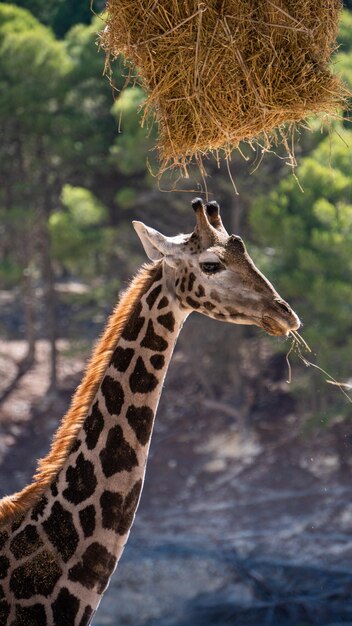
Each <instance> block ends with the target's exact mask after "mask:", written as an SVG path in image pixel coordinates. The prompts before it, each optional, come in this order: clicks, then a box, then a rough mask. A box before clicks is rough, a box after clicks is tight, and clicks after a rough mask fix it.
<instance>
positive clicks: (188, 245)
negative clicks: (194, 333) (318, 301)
mask: <svg viewBox="0 0 352 626" xmlns="http://www.w3.org/2000/svg"><path fill="white" fill-rule="evenodd" d="M192 206H193V209H194V211H195V213H196V226H195V229H194V231H193V232H192V233H190V234H187V235H177V236H176V237H166V236H164V235H162V234H161V233H159V232H158V231H156V230H155V229H152V228H150V227H148V226H145V225H144V224H142V223H141V222H135V223H134V227H135V229H136V231H137V233H138V235H139V237H140V239H141V242H142V244H143V246H144V249H145V251H146V254H147V256H148V257H149V259H150V260H151V261H152V263H151V264H149V265H146V266H144V267H143V268H142V269H141V270H140V272H139V273H138V274H137V276H136V277H135V279H134V280H133V282H132V283H131V285H130V287H129V288H128V289H127V291H126V292H125V294H124V295H123V296H122V297H121V299H120V302H119V304H118V306H117V308H116V309H115V311H114V312H113V313H112V315H111V317H110V319H109V320H108V323H107V325H106V328H105V331H104V333H103V335H102V338H101V339H100V341H99V342H98V344H97V347H96V349H95V351H94V353H93V356H92V359H91V361H90V363H89V364H88V367H87V370H86V373H85V375H84V378H83V381H82V383H81V385H80V386H79V388H78V389H77V391H76V393H75V395H74V397H73V400H72V403H71V406H70V408H69V410H68V412H67V414H66V415H65V416H64V418H63V420H62V422H61V425H60V427H59V428H58V431H57V432H56V434H55V436H54V439H53V443H52V447H51V450H50V452H49V454H48V455H47V457H45V458H44V459H43V460H42V461H40V463H39V466H38V472H37V474H36V476H35V477H34V480H33V482H32V483H31V484H30V485H29V486H27V487H25V488H24V489H23V490H22V491H21V492H19V493H17V494H14V495H12V496H8V497H6V498H4V499H3V500H1V501H0V624H1V626H21V625H22V624H37V625H38V626H87V625H88V624H90V623H91V620H92V618H93V615H94V613H95V611H96V610H97V607H98V605H99V602H100V600H101V597H102V594H103V593H104V591H105V589H106V588H107V586H108V583H109V580H110V577H111V575H112V573H113V571H114V569H115V567H116V565H117V562H118V560H119V558H120V556H121V553H122V551H123V548H124V545H125V543H126V541H127V538H128V535H129V531H130V528H131V526H132V523H133V519H134V515H135V512H136V509H137V506H138V502H139V498H140V494H141V490H142V486H143V480H144V473H145V466H146V461H147V456H148V450H149V443H150V438H151V434H152V429H153V423H154V417H155V413H156V410H157V406H158V401H159V397H160V393H161V389H162V384H163V380H164V377H165V374H166V371H167V367H168V364H169V362H170V359H171V356H172V352H173V349H174V346H175V343H176V340H177V337H178V334H179V332H180V330H181V328H182V325H183V323H184V321H185V319H186V318H187V316H188V315H189V314H190V313H191V312H192V311H197V312H199V313H202V314H204V315H207V316H209V317H212V318H215V319H219V320H221V321H227V322H231V323H236V324H255V325H257V326H259V327H261V328H263V329H264V330H265V331H266V332H268V333H269V334H272V335H282V336H285V335H288V334H289V332H290V331H291V330H296V329H298V328H299V326H300V321H299V319H298V317H297V315H296V314H295V313H294V312H293V311H292V309H291V308H290V306H289V305H288V304H287V303H286V302H285V301H284V300H282V298H281V297H280V296H279V294H278V293H277V291H276V290H275V289H274V287H273V286H272V285H271V283H270V282H269V281H268V280H267V278H266V277H265V276H264V275H263V274H262V273H261V272H260V271H259V270H258V269H257V267H256V266H255V264H254V263H253V261H252V259H251V258H250V257H249V255H248V253H247V251H246V248H245V245H244V243H243V241H242V239H241V238H240V237H237V236H235V235H231V236H229V235H228V233H227V232H226V230H225V228H224V226H223V224H222V221H221V217H220V210H219V206H218V204H217V203H216V202H210V203H207V204H206V205H204V204H203V202H202V201H201V200H200V199H198V198H197V199H195V200H194V201H193V203H192Z"/></svg>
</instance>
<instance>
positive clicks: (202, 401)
mask: <svg viewBox="0 0 352 626" xmlns="http://www.w3.org/2000/svg"><path fill="white" fill-rule="evenodd" d="M60 348H61V351H62V354H63V355H64V356H62V358H61V367H60V390H59V393H58V394H57V395H56V396H55V397H52V398H50V397H48V396H47V395H46V393H45V392H46V388H47V380H48V374H47V372H48V359H47V356H48V355H47V346H46V344H45V342H41V343H40V345H39V351H38V363H37V365H36V367H35V368H34V369H33V370H32V371H31V372H29V373H28V374H26V375H25V376H24V377H23V378H22V379H21V381H20V383H19V385H18V387H17V388H16V389H15V390H14V391H13V392H12V393H11V394H10V395H9V396H8V398H7V399H6V401H5V402H4V403H3V404H2V406H1V407H0V472H1V488H0V495H4V494H5V493H9V492H12V491H14V490H17V489H19V488H21V487H22V486H23V485H24V484H25V483H26V481H28V480H29V479H30V476H31V474H32V472H33V470H34V467H35V459H36V458H38V457H39V456H41V455H43V454H45V452H46V450H47V448H48V443H49V439H50V436H51V434H52V432H53V430H54V429H55V428H56V425H57V423H58V420H59V418H60V416H61V415H62V414H63V413H64V411H65V408H66V407H67V405H68V403H69V398H70V396H71V394H72V391H73V389H74V387H75V385H76V384H77V382H78V381H79V378H80V372H81V370H82V367H83V360H82V358H81V357H78V356H77V355H74V354H72V351H71V352H70V350H69V346H68V345H67V344H66V343H65V342H62V343H61V346H60ZM23 350H24V346H23V344H22V343H21V342H13V341H12V342H6V343H4V342H3V343H0V375H1V379H0V380H1V387H2V388H5V387H6V385H7V384H9V382H10V381H11V379H12V377H13V376H14V374H15V372H16V366H15V363H16V362H17V361H18V360H19V359H20V358H21V356H22V354H23ZM188 380H189V377H187V363H185V357H184V355H183V354H182V352H177V353H176V354H175V358H174V360H173V363H172V366H171V368H170V372H169V376H168V381H167V384H166V388H165V391H164V394H163V397H162V400H161V404H160V408H159V412H158V417H157V421H156V427H155V432H154V436H153V442H152V447H151V454H150V459H149V465H148V471H147V479H146V483H145V488H144V492H143V496H142V501H141V504H140V508H139V511H138V514H137V518H136V522H135V525H134V527H133V530H132V533H131V538H130V540H129V542H128V544H127V546H126V549H125V553H124V555H123V557H122V560H121V562H120V565H119V567H118V570H117V571H116V573H115V575H114V577H113V580H112V583H111V585H110V588H109V590H108V592H107V594H106V595H105V597H104V600H103V602H102V604H101V606H100V609H99V611H98V613H97V616H96V618H95V621H94V622H93V623H94V626H103V625H111V626H225V625H226V626H229V625H235V624H236V626H247V625H248V626H270V625H275V626H279V625H280V626H308V625H309V626H310V625H321V626H323V625H324V626H337V625H338V624H341V625H342V624H345V625H346V624H350V626H352V532H351V531H352V497H351V496H352V487H351V480H350V479H351V474H350V471H349V455H350V451H349V447H350V446H349V439H348V431H347V430H346V432H345V433H344V435H343V436H344V437H345V441H346V455H347V461H346V459H344V460H341V450H339V445H341V440H340V442H339V443H338V442H337V440H336V437H335V435H334V434H333V432H332V430H331V429H330V430H317V431H310V432H306V433H304V431H303V429H302V421H301V418H300V417H299V416H298V415H297V414H296V413H295V411H294V410H293V409H292V408H291V409H288V410H287V411H286V412H285V414H284V415H283V416H282V417H281V418H280V420H277V419H274V417H275V416H274V413H273V412H271V411H270V406H271V405H272V406H274V405H275V398H274V395H273V397H272V398H271V397H268V402H267V405H266V408H265V413H263V415H257V416H256V421H255V424H256V426H255V429H254V428H253V429H252V430H249V431H248V432H247V433H246V434H245V435H244V434H240V429H239V426H238V423H237V422H236V420H235V419H234V417H233V415H232V407H231V405H229V403H228V402H227V401H226V398H225V400H224V399H222V401H221V403H219V402H216V401H214V400H212V401H210V400H209V398H207V397H205V394H204V393H200V392H199V390H197V389H194V388H192V385H189V382H188ZM234 414H235V412H234Z"/></svg>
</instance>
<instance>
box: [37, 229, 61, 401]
mask: <svg viewBox="0 0 352 626" xmlns="http://www.w3.org/2000/svg"><path fill="white" fill-rule="evenodd" d="M41 256H42V276H43V286H44V304H45V321H46V335H47V338H48V341H49V345H50V383H49V392H55V391H56V389H57V357H58V352H57V329H56V304H57V298H56V291H55V280H54V271H53V266H52V261H51V253H50V235H49V231H48V225H47V222H46V221H45V223H43V225H42V233H41Z"/></svg>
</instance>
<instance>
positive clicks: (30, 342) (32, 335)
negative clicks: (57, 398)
mask: <svg viewBox="0 0 352 626" xmlns="http://www.w3.org/2000/svg"><path fill="white" fill-rule="evenodd" d="M22 291H23V305H24V318H25V329H26V330H25V333H26V340H27V354H26V356H25V359H24V361H25V362H26V364H27V368H30V367H32V365H33V363H34V361H35V351H36V329H35V295H34V288H33V276H32V271H31V267H30V265H28V266H27V267H26V269H25V270H24V272H23V282H22Z"/></svg>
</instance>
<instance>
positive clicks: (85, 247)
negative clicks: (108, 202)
mask: <svg viewBox="0 0 352 626" xmlns="http://www.w3.org/2000/svg"><path fill="white" fill-rule="evenodd" d="M61 199H62V205H63V210H61V211H55V212H54V213H53V214H52V215H51V216H50V218H49V228H50V234H51V240H52V253H53V256H54V258H55V259H56V260H57V261H58V262H59V264H60V265H61V267H62V268H64V269H66V270H68V271H70V272H72V273H77V274H79V275H80V276H82V277H86V278H87V277H91V276H92V275H93V276H94V273H97V268H98V269H99V259H100V256H101V255H104V251H105V241H104V239H105V235H106V231H105V228H104V227H105V226H106V220H107V210H106V208H105V207H104V206H103V205H102V204H101V202H99V200H97V198H96V197H95V196H94V195H93V194H92V193H91V192H90V191H88V190H87V189H83V188H81V187H72V186H71V185H65V186H64V187H63V190H62V197H61Z"/></svg>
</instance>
